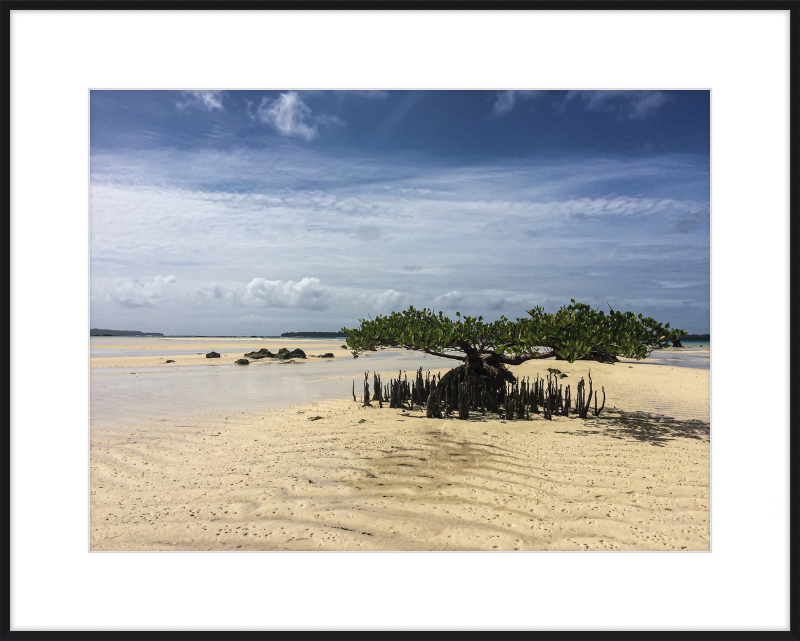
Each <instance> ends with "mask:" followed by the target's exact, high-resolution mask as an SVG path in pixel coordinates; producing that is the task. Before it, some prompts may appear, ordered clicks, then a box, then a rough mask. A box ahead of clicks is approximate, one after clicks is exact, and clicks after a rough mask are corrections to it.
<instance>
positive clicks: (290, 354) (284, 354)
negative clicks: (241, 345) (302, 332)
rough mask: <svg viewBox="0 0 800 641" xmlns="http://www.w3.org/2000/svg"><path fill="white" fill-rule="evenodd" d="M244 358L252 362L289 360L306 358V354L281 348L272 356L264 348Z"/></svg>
mask: <svg viewBox="0 0 800 641" xmlns="http://www.w3.org/2000/svg"><path fill="white" fill-rule="evenodd" d="M331 356H333V354H331ZM245 358H251V359H253V360H259V359H262V358H275V359H278V360H289V359H290V358H306V353H305V352H304V351H303V350H302V349H300V348H299V347H298V348H297V349H293V350H292V351H289V350H288V349H286V348H285V347H281V348H280V349H279V350H278V353H277V354H273V353H272V352H270V351H269V350H268V349H267V348H266V347H264V348H262V349H260V350H258V351H257V352H249V353H247V354H245Z"/></svg>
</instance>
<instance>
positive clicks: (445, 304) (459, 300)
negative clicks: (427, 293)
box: [434, 289, 465, 309]
mask: <svg viewBox="0 0 800 641" xmlns="http://www.w3.org/2000/svg"><path fill="white" fill-rule="evenodd" d="M464 300H465V297H464V294H463V293H462V292H460V291H459V290H457V289H454V290H453V291H450V292H447V293H446V294H442V295H441V296H437V297H436V298H435V299H434V308H435V307H436V306H438V307H441V308H442V309H453V308H454V307H458V306H459V305H463V304H464Z"/></svg>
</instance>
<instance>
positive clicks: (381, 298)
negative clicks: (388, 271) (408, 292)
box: [375, 289, 406, 311]
mask: <svg viewBox="0 0 800 641" xmlns="http://www.w3.org/2000/svg"><path fill="white" fill-rule="evenodd" d="M405 301H406V296H405V294H401V293H400V292H398V291H395V290H393V289H387V290H386V291H385V292H382V293H380V294H378V295H377V296H375V307H376V308H377V309H378V310H380V311H385V310H394V311H399V310H400V309H401V308H403V307H405Z"/></svg>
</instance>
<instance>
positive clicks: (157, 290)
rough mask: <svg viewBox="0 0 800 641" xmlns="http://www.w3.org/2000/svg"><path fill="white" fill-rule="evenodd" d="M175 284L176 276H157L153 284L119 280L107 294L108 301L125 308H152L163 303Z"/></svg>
mask: <svg viewBox="0 0 800 641" xmlns="http://www.w3.org/2000/svg"><path fill="white" fill-rule="evenodd" d="M174 282H175V277H174V276H161V275H159V276H156V277H155V279H154V280H153V282H151V283H148V282H142V281H139V280H123V279H117V280H116V281H115V282H114V283H113V285H112V286H111V288H110V291H108V292H107V293H106V296H105V298H106V300H110V301H115V302H117V303H119V304H120V305H122V306H123V307H130V308H134V307H152V306H154V305H156V304H157V303H158V302H159V301H161V300H162V299H163V298H164V297H165V296H166V295H167V293H168V291H167V290H168V289H169V288H170V286H171V285H172V283H174Z"/></svg>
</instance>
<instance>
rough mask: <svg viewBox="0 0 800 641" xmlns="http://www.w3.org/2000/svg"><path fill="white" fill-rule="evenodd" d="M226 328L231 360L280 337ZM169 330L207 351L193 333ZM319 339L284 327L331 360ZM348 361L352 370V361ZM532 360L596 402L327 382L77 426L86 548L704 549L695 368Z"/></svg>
mask: <svg viewBox="0 0 800 641" xmlns="http://www.w3.org/2000/svg"><path fill="white" fill-rule="evenodd" d="M226 340H229V341H230V344H229V346H230V347H231V350H230V357H228V355H227V354H225V358H230V359H232V360H231V362H233V360H235V358H240V357H241V353H242V349H245V350H248V351H249V350H250V349H253V348H254V347H253V345H256V344H257V345H258V347H269V348H270V349H272V350H277V349H278V348H279V347H280V346H284V345H285V343H280V344H277V343H276V345H271V344H270V342H269V341H268V340H259V341H255V340H239V339H226ZM319 342H322V343H323V344H324V346H317V345H315V344H314V343H319ZM184 343H185V344H186V345H189V347H188V348H187V349H194V348H195V347H197V350H196V351H198V352H203V353H204V351H203V350H205V349H206V347H205V346H206V343H205V339H203V341H200V340H198V339H191V340H188V339H187V340H186V341H184ZM213 343H214V345H216V346H217V347H219V346H220V344H221V343H220V339H214V341H213ZM109 344H110V343H109ZM333 345H334V343H332V342H324V341H308V342H306V341H292V347H297V346H299V347H301V348H302V349H304V350H308V351H307V353H309V354H314V353H317V352H319V353H324V351H333V352H334V353H335V354H336V358H342V357H344V358H348V355H347V352H345V351H344V350H342V349H340V348H339V349H336V348H332V346H333ZM173 347H175V345H173ZM234 347H235V348H236V351H235V352H234V351H233V350H234ZM337 347H338V345H337ZM210 349H211V348H209V351H210ZM217 351H220V350H219V349H217ZM221 353H224V352H221ZM194 356H196V355H187V356H186V358H187V359H188V358H193V357H194ZM161 358H162V357H161V356H160V355H158V354H154V356H152V357H149V356H137V357H122V356H120V357H106V358H104V359H101V358H93V359H92V367H93V368H96V367H100V366H102V365H103V363H99V364H98V363H97V361H102V360H111V359H116V364H115V365H112V366H117V367H131V366H135V367H160V366H161V365H153V366H148V365H146V364H145V362H148V363H149V362H151V360H152V359H161ZM200 358H203V359H204V360H206V359H205V357H204V356H202V357H200ZM126 359H127V360H126ZM136 359H139V360H138V361H137V360H136ZM142 359H151V360H147V361H146V360H142ZM174 360H176V361H178V358H177V357H176V358H175V359H174ZM208 360H211V359H208ZM214 360H215V361H216V362H217V364H220V365H224V364H226V361H223V362H222V363H220V362H219V361H220V360H222V359H214ZM159 362H160V361H159ZM440 362H441V361H440ZM359 363H360V364H361V365H363V367H362V369H363V370H364V371H366V369H367V368H368V367H369V358H366V359H359ZM453 364H457V363H455V362H453ZM320 365H321V360H319V361H318V360H317V359H313V360H312V359H310V360H309V361H308V362H307V363H305V364H304V365H303V366H302V367H303V368H304V370H305V369H306V368H309V367H315V366H317V367H318V366H320ZM444 365H446V366H449V365H450V363H449V362H446V363H444ZM257 366H261V364H260V363H259V364H258V365H257ZM548 367H558V368H559V369H560V370H561V371H563V372H564V373H566V374H567V375H568V378H566V379H563V381H562V382H564V383H572V385H573V386H574V385H576V384H577V382H578V381H579V380H580V377H581V376H586V374H587V372H588V371H589V370H591V373H592V378H593V381H594V385H595V389H598V390H599V389H600V386H604V387H605V390H606V395H607V401H606V409H605V410H604V411H603V412H602V413H601V415H600V416H599V417H596V418H594V417H592V418H589V419H587V420H582V419H579V418H573V417H571V416H570V417H560V416H556V417H553V420H552V421H547V420H545V419H544V418H542V417H541V416H536V417H534V418H532V419H531V420H529V421H505V420H501V419H499V418H498V417H496V416H494V417H490V416H482V415H480V414H478V415H471V416H470V418H469V420H467V421H461V420H458V419H456V418H455V417H452V418H450V419H447V420H436V419H426V418H425V415H424V412H423V411H422V410H420V409H417V410H414V411H407V410H400V409H389V408H388V407H386V406H384V408H383V409H379V408H378V407H366V408H365V407H361V404H360V403H357V402H353V400H352V397H350V398H349V399H348V398H347V396H348V394H349V391H350V389H349V387H350V386H349V385H344V386H343V387H344V388H343V389H342V398H341V399H329V400H325V401H321V402H316V403H305V404H302V405H288V406H284V407H279V408H273V409H268V410H259V411H238V410H237V411H235V408H231V411H230V412H228V413H221V414H219V415H209V414H204V415H198V416H196V417H190V418H182V419H181V420H162V421H159V422H158V423H152V424H147V423H142V422H139V423H138V424H136V425H130V426H128V427H127V429H125V427H124V426H117V427H115V428H114V429H110V428H107V427H94V426H93V428H92V435H91V478H90V493H91V532H90V535H91V536H90V548H91V550H706V551H707V550H709V549H710V428H709V424H710V399H709V382H710V381H709V370H702V369H690V368H681V367H669V366H661V365H655V364H650V363H645V362H641V363H633V364H628V363H617V364H615V365H603V364H599V363H581V362H577V363H573V364H569V363H565V362H558V363H556V362H554V361H552V360H546V361H539V362H535V363H531V362H529V363H526V364H524V365H521V366H518V367H513V368H511V369H512V371H513V372H514V374H515V375H517V376H518V377H521V376H535V375H536V374H537V373H539V375H540V376H541V375H542V374H546V370H547V368H548ZM432 369H433V368H432ZM445 369H449V367H446V368H445ZM307 371H308V370H307Z"/></svg>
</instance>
